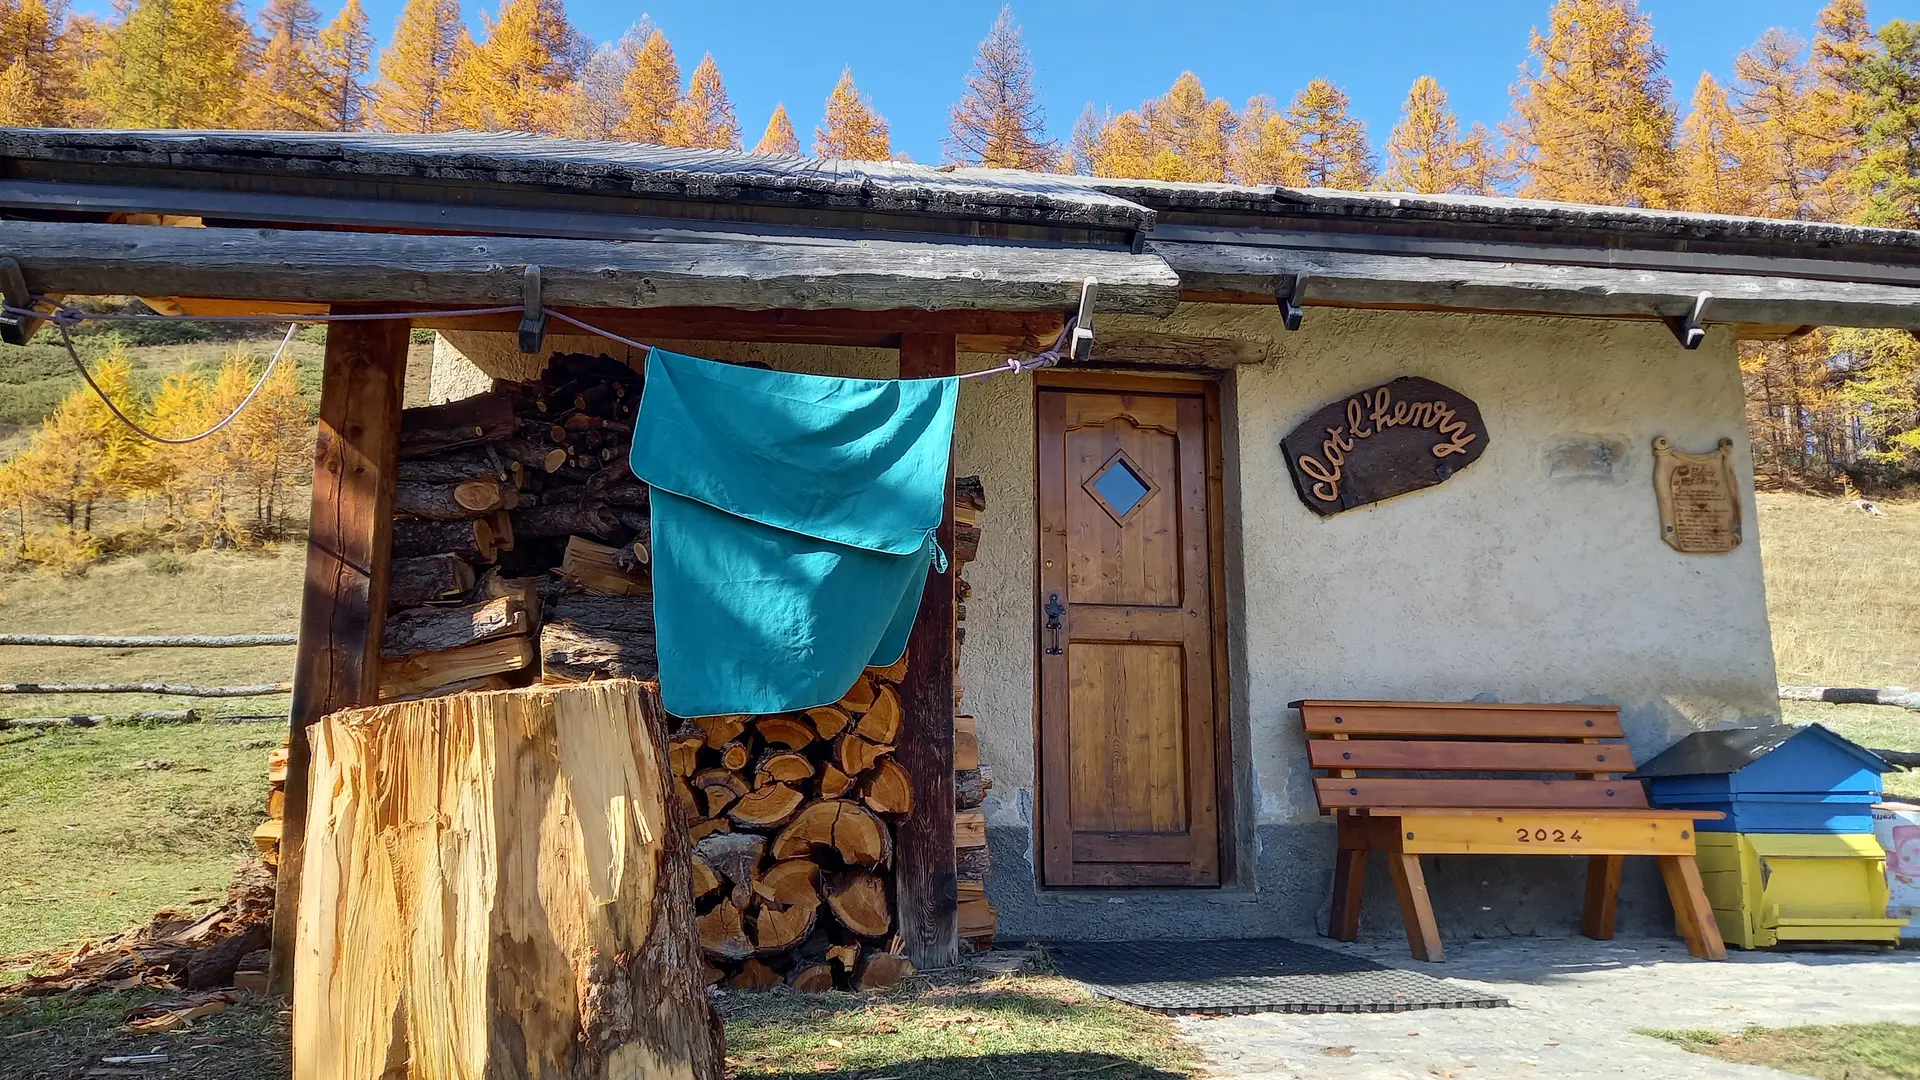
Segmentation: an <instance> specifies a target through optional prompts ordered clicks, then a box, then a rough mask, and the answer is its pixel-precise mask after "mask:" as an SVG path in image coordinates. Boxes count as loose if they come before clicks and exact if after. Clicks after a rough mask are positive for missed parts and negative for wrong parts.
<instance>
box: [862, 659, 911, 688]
mask: <svg viewBox="0 0 1920 1080" xmlns="http://www.w3.org/2000/svg"><path fill="white" fill-rule="evenodd" d="M867 674H869V675H871V676H873V677H874V678H876V679H879V680H880V681H881V682H889V683H893V684H894V685H896V686H897V685H899V684H900V683H901V682H902V681H904V680H905V679H906V677H907V656H906V654H905V653H901V654H900V659H898V660H895V661H894V662H893V663H891V664H888V665H887V666H886V667H870V668H868V669H867Z"/></svg>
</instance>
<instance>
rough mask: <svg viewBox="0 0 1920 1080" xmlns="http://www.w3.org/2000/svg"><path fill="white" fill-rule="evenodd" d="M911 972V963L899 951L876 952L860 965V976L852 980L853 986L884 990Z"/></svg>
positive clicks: (855, 987)
mask: <svg viewBox="0 0 1920 1080" xmlns="http://www.w3.org/2000/svg"><path fill="white" fill-rule="evenodd" d="M912 974H913V963H912V961H910V960H908V959H907V958H906V957H904V956H901V955H900V954H899V953H890V952H876V953H873V954H872V955H870V956H868V957H867V961H866V963H864V964H861V965H860V977H859V978H857V979H855V980H854V982H853V986H854V989H856V990H885V989H886V988H888V987H890V986H894V985H897V984H898V983H899V982H900V981H901V980H903V979H905V978H906V977H907V976H909V975H912Z"/></svg>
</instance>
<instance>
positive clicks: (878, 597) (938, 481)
mask: <svg viewBox="0 0 1920 1080" xmlns="http://www.w3.org/2000/svg"><path fill="white" fill-rule="evenodd" d="M958 388H959V382H958V380H956V379H952V378H945V379H914V380H892V379H841V378H828V377H824V376H819V375H792V374H786V373H783V372H775V371H766V370H762V369H758V368H750V367H741V366H736V365H731V364H720V363H715V362H713V361H710V360H700V359H696V358H694V357H690V356H682V355H679V354H677V353H670V352H667V351H666V350H664V349H658V348H656V349H654V350H652V352H650V353H649V354H648V356H647V382H646V389H645V391H644V392H643V393H642V395H641V398H640V413H639V416H638V417H637V418H636V420H635V423H634V439H633V453H632V456H631V463H632V466H633V471H634V474H635V475H637V476H639V477H640V479H642V480H645V481H646V482H647V483H648V484H649V485H651V487H652V488H653V495H652V514H653V523H652V524H653V606H654V624H655V628H656V631H657V633H658V635H659V653H660V694H661V699H662V702H663V704H665V705H666V707H667V710H668V711H669V712H672V713H674V714H676V715H679V716H710V715H714V714H720V713H770V712H786V711H789V710H794V709H809V708H812V707H813V706H815V705H824V704H827V703H829V702H833V701H838V700H839V699H840V698H841V697H842V696H843V695H844V694H845V693H846V691H847V689H848V687H850V686H852V685H853V681H854V680H855V679H856V678H858V677H859V675H860V672H861V671H862V670H863V669H864V668H865V667H866V666H867V665H869V664H879V665H885V664H891V663H893V662H894V661H896V660H898V659H900V655H901V654H902V653H903V652H905V651H906V646H907V635H908V633H909V632H910V631H911V629H912V627H913V618H914V614H915V613H916V612H917V611H918V610H919V607H920V594H921V591H922V589H923V588H924V587H925V585H926V579H927V571H928V569H929V566H930V564H937V565H935V567H934V568H936V569H939V570H942V571H944V570H945V568H946V567H945V561H946V556H945V553H943V552H941V550H940V548H939V545H938V544H937V543H936V542H935V540H934V531H935V529H936V528H938V526H939V524H940V520H941V518H942V516H943V515H944V513H945V510H946V500H947V476H948V472H949V468H950V466H949V462H950V458H951V455H952V448H953V415H954V403H955V401H956V399H957V397H958Z"/></svg>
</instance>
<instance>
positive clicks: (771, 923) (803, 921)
mask: <svg viewBox="0 0 1920 1080" xmlns="http://www.w3.org/2000/svg"><path fill="white" fill-rule="evenodd" d="M819 919H820V905H819V903H818V902H817V901H816V902H815V903H811V904H796V905H794V906H793V907H787V908H783V907H776V906H774V905H772V904H762V905H761V906H760V910H759V911H757V912H755V913H754V923H753V940H754V944H755V945H756V946H758V947H759V949H760V954H761V955H762V956H766V955H770V954H774V953H784V952H786V951H788V950H789V949H792V948H793V947H794V946H796V945H798V944H800V943H801V942H803V941H805V940H807V935H808V934H811V933H813V927H814V924H815V923H817V922H818V921H819Z"/></svg>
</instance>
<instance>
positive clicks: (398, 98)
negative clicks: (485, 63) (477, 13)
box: [373, 0, 463, 134]
mask: <svg viewBox="0 0 1920 1080" xmlns="http://www.w3.org/2000/svg"><path fill="white" fill-rule="evenodd" d="M462 36H463V34H462V32H461V29H460V0H407V6H406V8H405V9H404V10H402V11H401V13H400V22H399V25H398V26H396V27H395V28H394V31H393V42H392V44H390V45H388V46H387V49H386V51H385V52H382V53H381V54H380V81H379V82H378V83H377V84H375V86H374V93H373V121H374V123H375V124H376V125H377V126H379V128H380V129H381V130H383V131H403V132H410V133H414V134H424V133H427V132H433V131H448V130H451V129H452V128H453V126H454V124H453V121H452V118H451V116H450V115H449V114H448V110H447V95H448V92H449V87H448V84H449V81H450V79H451V77H452V73H453V66H454V61H455V59H456V48H457V47H458V45H459V43H460V40H461V38H462Z"/></svg>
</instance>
